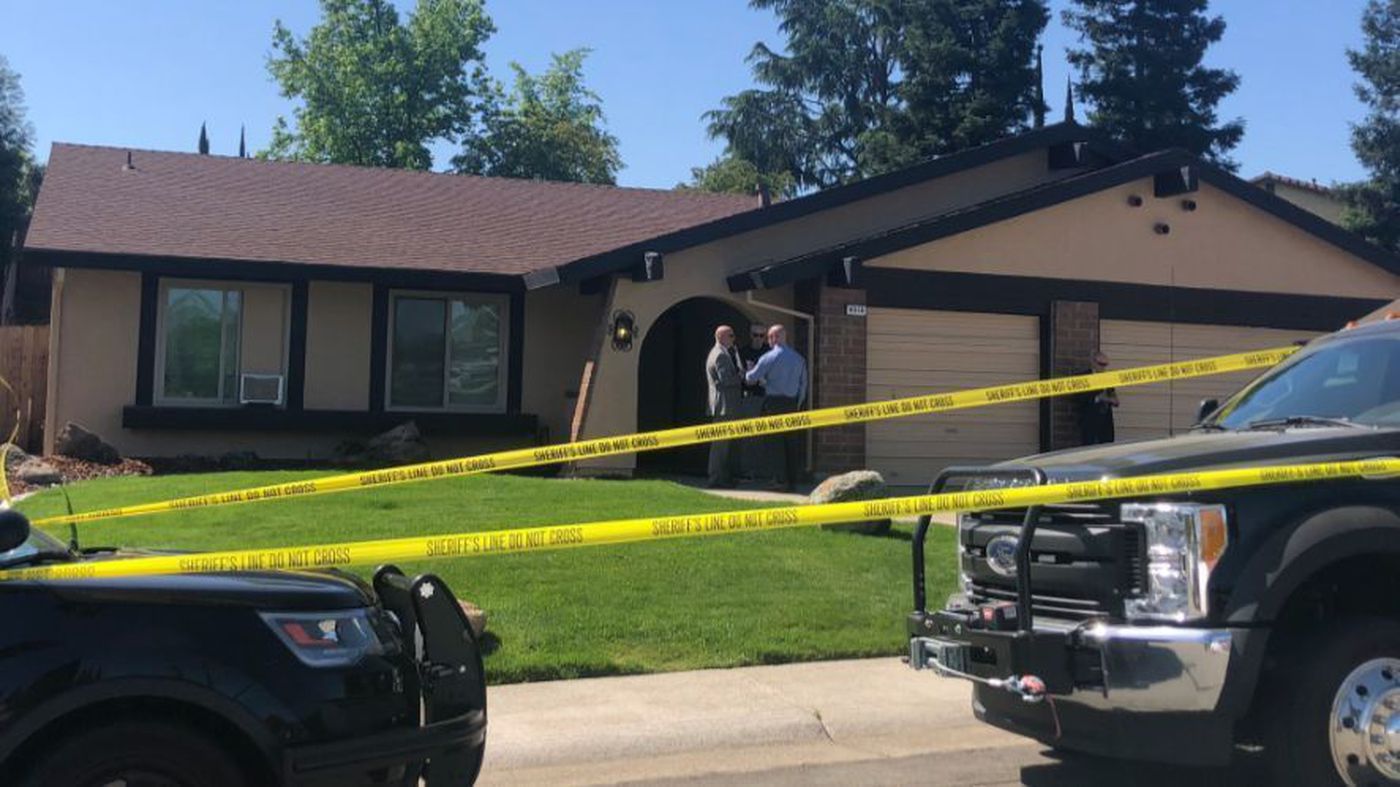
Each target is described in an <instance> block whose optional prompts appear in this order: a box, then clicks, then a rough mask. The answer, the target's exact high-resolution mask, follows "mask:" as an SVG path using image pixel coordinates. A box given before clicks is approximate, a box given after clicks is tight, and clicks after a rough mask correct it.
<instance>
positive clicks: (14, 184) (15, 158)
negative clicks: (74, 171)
mask: <svg viewBox="0 0 1400 787" xmlns="http://www.w3.org/2000/svg"><path fill="white" fill-rule="evenodd" d="M33 141H34V131H33V129H32V128H31V127H30V125H29V123H28V121H26V120H25V117H24V90H23V88H21V87H20V83H19V74H17V73H15V72H14V71H13V70H12V69H11V68H10V65H9V61H7V60H6V59H5V57H4V56H3V55H0V267H4V266H8V264H9V261H10V256H11V251H12V249H11V245H12V243H13V239H14V237H15V233H16V232H17V231H18V230H19V229H20V227H22V226H23V225H24V222H25V220H26V218H27V217H28V215H29V208H30V205H31V204H32V199H33V194H31V174H30V173H31V169H32V165H33V161H32V158H31V156H30V146H31V145H32V144H33ZM2 280H3V279H0V281H2Z"/></svg>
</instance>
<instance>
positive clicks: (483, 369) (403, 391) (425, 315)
mask: <svg viewBox="0 0 1400 787" xmlns="http://www.w3.org/2000/svg"><path fill="white" fill-rule="evenodd" d="M505 315H506V299H505V298H504V297H503V296H491V295H440V294H432V293H396V294H394V295H393V297H392V310H391V313H390V318H389V326H390V328H389V330H390V335H389V379H388V385H389V396H388V399H389V406H390V407H392V408H396V409H409V410H421V409H431V410H442V409H445V410H463V411H477V412H500V411H502V410H504V409H505V393H506V382H505V363H504V357H505V346H506V330H505V324H506V323H505Z"/></svg>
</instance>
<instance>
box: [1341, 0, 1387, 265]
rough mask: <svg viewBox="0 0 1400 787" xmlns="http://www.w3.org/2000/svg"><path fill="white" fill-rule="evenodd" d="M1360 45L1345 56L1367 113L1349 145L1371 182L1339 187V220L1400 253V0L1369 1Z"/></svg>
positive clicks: (1353, 131)
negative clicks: (1342, 205) (1343, 207)
mask: <svg viewBox="0 0 1400 787" xmlns="http://www.w3.org/2000/svg"><path fill="white" fill-rule="evenodd" d="M1361 29H1362V32H1363V33H1364V35H1365V43H1364V45H1363V46H1362V47H1361V48H1360V49H1354V50H1349V51H1348V52H1347V57H1348V58H1349V59H1350V60H1351V67H1352V68H1354V69H1356V72H1357V74H1358V75H1359V76H1360V77H1361V81H1360V82H1359V83H1357V85H1356V95H1357V97H1359V98H1360V99H1361V100H1362V101H1363V102H1364V103H1365V104H1366V107H1367V109H1368V112H1367V114H1366V119H1365V120H1363V121H1362V122H1360V123H1358V124H1356V125H1355V126H1353V127H1352V130H1351V146H1352V149H1353V150H1354V151H1355V152H1356V157H1357V158H1358V159H1360V160H1361V163H1362V164H1363V165H1365V167H1366V169H1367V171H1368V172H1369V173H1370V176H1371V177H1370V179H1369V180H1366V181H1363V182H1361V183H1356V184H1352V185H1350V186H1347V187H1345V188H1344V189H1343V192H1342V193H1343V196H1344V197H1345V199H1346V200H1347V203H1348V206H1347V210H1346V211H1345V213H1344V214H1343V216H1342V221H1343V223H1344V224H1346V225H1347V227H1349V228H1350V229H1351V230H1353V231H1354V232H1357V233H1359V234H1360V235H1361V236H1362V237H1365V238H1367V239H1368V240H1370V241H1372V242H1374V243H1377V244H1379V245H1381V246H1384V247H1386V248H1388V249H1390V250H1392V251H1397V252H1400V0H1371V2H1370V3H1368V4H1367V5H1366V10H1365V11H1364V12H1363V14H1362V17H1361Z"/></svg>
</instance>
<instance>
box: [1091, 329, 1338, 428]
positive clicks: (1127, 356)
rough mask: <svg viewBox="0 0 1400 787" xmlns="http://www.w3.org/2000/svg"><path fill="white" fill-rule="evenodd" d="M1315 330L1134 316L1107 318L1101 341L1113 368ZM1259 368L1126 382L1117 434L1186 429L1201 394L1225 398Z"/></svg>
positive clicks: (1220, 351)
mask: <svg viewBox="0 0 1400 787" xmlns="http://www.w3.org/2000/svg"><path fill="white" fill-rule="evenodd" d="M1317 335H1318V334H1317V333H1315V332H1312V331H1291V330H1279V329H1276V328H1247V327H1240V326H1234V325H1181V324H1177V325H1175V326H1173V325H1172V324H1171V323H1164V322H1142V321H1135V320H1103V321H1102V322H1101V323H1100V324H1099V345H1100V346H1101V347H1102V348H1103V350H1104V352H1106V353H1108V357H1109V359H1110V360H1111V361H1112V362H1113V367H1112V368H1114V369H1126V368H1128V367H1130V366H1148V365H1151V364H1159V363H1174V362H1176V361H1189V360H1192V359H1194V358H1206V357H1209V356H1212V355H1228V354H1231V353H1241V352H1248V351H1250V350H1266V349H1271V348H1274V347H1284V346H1287V345H1289V344H1292V343H1293V342H1294V341H1296V340H1299V339H1311V338H1313V337H1314V336H1317ZM1260 373H1261V371H1260V370H1248V371H1243V372H1233V373H1231V374H1220V375H1214V376H1211V377H1197V378H1193V379H1189V380H1179V381H1176V382H1171V383H1157V384H1155V385H1146V386H1135V387H1129V388H1123V389H1121V390H1120V391H1119V392H1118V398H1119V401H1121V402H1122V406H1120V407H1119V408H1118V412H1117V413H1116V414H1115V419H1114V420H1115V425H1116V426H1117V436H1118V440H1120V441H1125V440H1147V439H1152V438H1157V437H1164V436H1167V435H1170V434H1174V433H1179V432H1184V431H1186V430H1187V429H1189V428H1191V425H1192V424H1193V423H1195V421H1196V410H1197V408H1198V407H1199V406H1200V402H1201V400H1202V399H1212V398H1213V399H1222V400H1223V399H1224V398H1225V397H1227V396H1229V395H1230V394H1232V393H1234V392H1235V391H1237V390H1239V389H1240V388H1242V387H1244V385H1245V384H1247V383H1248V382H1249V381H1250V380H1253V379H1254V378H1255V377H1257V376H1259V374H1260Z"/></svg>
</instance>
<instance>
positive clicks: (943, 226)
mask: <svg viewBox="0 0 1400 787" xmlns="http://www.w3.org/2000/svg"><path fill="white" fill-rule="evenodd" d="M1181 167H1190V168H1191V169H1193V170H1194V171H1196V172H1197V173H1198V176H1199V178H1200V180H1202V181H1204V182H1206V183H1210V184H1211V185H1213V186H1215V187H1217V188H1219V189H1220V190H1221V191H1224V192H1226V193H1227V194H1230V195H1232V196H1234V197H1237V198H1239V199H1241V200H1244V201H1245V202H1247V203H1249V204H1250V205H1253V206H1255V207H1257V208H1259V209H1260V210H1263V211H1266V212H1267V213H1270V214H1271V215H1273V216H1276V217H1277V218H1279V219H1282V220H1283V221H1286V222H1288V223H1289V224H1292V225H1293V226H1295V227H1298V228H1299V229H1301V230H1303V231H1304V232H1308V233H1310V234H1312V235H1314V236H1316V237H1318V238H1320V239H1322V240H1324V241H1326V242H1328V243H1331V244H1333V245H1334V246H1337V247H1339V248H1341V249H1342V250H1344V251H1347V252H1349V253H1351V254H1354V255H1356V256H1357V257H1360V258H1361V259H1364V260H1366V261H1367V262H1370V263H1372V264H1374V265H1376V266H1378V267H1380V268H1382V269H1383V270H1386V271H1388V272H1390V273H1393V274H1400V258H1397V257H1396V256H1395V255H1393V254H1391V253H1390V252H1388V251H1386V250H1384V249H1382V248H1380V247H1378V246H1375V245H1373V244H1371V243H1368V242H1366V241H1365V240H1363V239H1362V238H1360V237H1359V236H1357V235H1354V234H1352V233H1350V232H1347V231H1346V230H1344V229H1342V228H1341V227H1338V226H1337V225H1335V224H1332V223H1331V222H1329V221H1326V220H1325V219H1322V218H1320V217H1318V216H1316V215H1314V214H1312V213H1309V212H1308V211H1306V210H1303V209H1302V208H1299V207H1298V206H1296V205H1294V204H1293V203H1291V202H1288V201H1287V200H1285V199H1283V198H1281V197H1276V196H1274V195H1272V194H1269V193H1268V192H1266V191H1264V190H1263V189H1261V188H1258V187H1256V186H1252V185H1250V184H1249V183H1247V182H1245V181H1243V180H1241V179H1240V178H1238V177H1236V176H1235V175H1232V174H1230V173H1229V172H1226V171H1225V170H1222V169H1220V168H1218V167H1215V166H1212V165H1210V164H1207V163H1205V162H1203V161H1201V160H1200V159H1199V158H1198V157H1196V156H1194V155H1192V154H1191V153H1189V152H1187V151H1184V150H1165V151H1162V152H1159V153H1153V154H1150V155H1146V156H1140V157H1138V158H1135V159H1132V160H1130V161H1126V162H1123V163H1122V164H1116V165H1114V166H1111V167H1106V168H1104V169H1101V170H1096V171H1094V172H1090V173H1087V174H1084V175H1078V176H1075V177H1071V178H1066V179H1064V180H1060V181H1056V182H1054V183H1050V184H1047V185H1043V186H1037V187H1035V188H1031V189H1027V190H1025V191H1020V192H1017V193H1015V194H1011V195H1008V196H1005V197H999V198H997V199H995V200H991V201H988V202H983V203H980V204H977V205H973V206H970V207H967V208H961V209H958V210H955V211H952V212H950V213H945V214H941V215H939V216H935V217H932V218H929V219H925V220H922V221H919V222H914V223H912V224H908V225H905V226H903V227H898V228H895V229H892V230H888V231H885V232H881V233H877V234H875V235H870V236H867V237H865V238H861V239H859V240H856V241H852V242H849V243H844V244H841V245H839V246H834V247H829V248H827V249H823V250H821V251H816V252H812V253H810V254H805V255H802V256H799V257H793V258H792V259H789V260H785V261H783V262H779V263H772V264H768V265H764V266H760V267H757V268H753V269H750V270H746V271H740V272H738V273H736V274H733V275H732V276H730V277H729V278H728V279H727V283H728V285H729V289H730V291H732V292H743V291H745V290H752V289H766V288H771V287H779V286H782V285H785V284H790V283H792V282H795V281H800V280H802V279H807V278H811V277H813V276H820V275H823V274H825V273H826V272H827V271H828V270H829V269H830V268H831V266H832V265H834V264H836V263H837V262H839V261H840V260H841V259H842V258H844V257H849V256H855V257H859V258H861V259H863V260H871V259H874V258H877V257H881V256H883V255H886V254H890V253H892V252H896V251H900V250H902V249H907V248H910V247H911V246H918V245H921V244H924V243H930V242H932V241H935V240H939V239H940V238H946V237H949V236H952V235H957V234H959V233H962V232H967V231H969V230H973V229H977V228H978V227H984V226H986V225H988V224H993V223H996V222H998V221H1004V220H1006V219H1010V218H1014V217H1016V216H1020V215H1023V214H1025V213H1030V212H1032V211H1036V210H1040V209H1042V208H1047V207H1050V206H1052V205H1058V204H1060V203H1062V202H1068V201H1070V200H1073V199H1078V198H1079V197H1083V196H1087V195H1089V194H1094V193H1097V192H1099V191H1103V190H1105V189H1109V188H1113V187H1115V186H1120V185H1122V184H1124V183H1129V182H1131V181H1134V180H1138V179H1141V178H1145V177H1149V176H1152V175H1155V174H1157V173H1159V172H1163V171H1168V170H1173V169H1178V168H1181Z"/></svg>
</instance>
